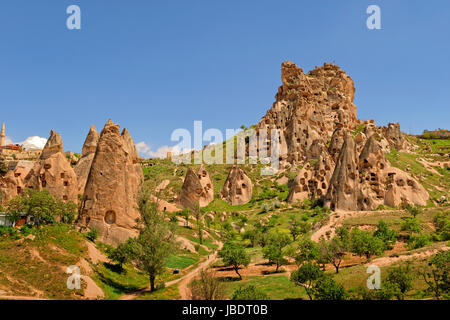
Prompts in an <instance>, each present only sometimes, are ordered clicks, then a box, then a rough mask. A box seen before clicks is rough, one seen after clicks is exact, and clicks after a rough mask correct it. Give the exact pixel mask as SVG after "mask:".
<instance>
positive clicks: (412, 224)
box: [401, 218, 421, 233]
mask: <svg viewBox="0 0 450 320" xmlns="http://www.w3.org/2000/svg"><path fill="white" fill-rule="evenodd" d="M401 230H402V231H409V232H416V233H420V231H421V230H420V225H419V221H418V220H417V219H416V218H406V219H405V220H404V221H403V223H402V227H401Z"/></svg>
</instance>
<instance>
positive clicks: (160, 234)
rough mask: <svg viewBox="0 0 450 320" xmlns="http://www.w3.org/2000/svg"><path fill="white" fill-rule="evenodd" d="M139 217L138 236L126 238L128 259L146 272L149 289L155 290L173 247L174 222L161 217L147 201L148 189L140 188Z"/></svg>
mask: <svg viewBox="0 0 450 320" xmlns="http://www.w3.org/2000/svg"><path fill="white" fill-rule="evenodd" d="M138 208H139V212H140V214H141V218H140V219H139V221H138V228H139V236H138V237H137V238H131V239H129V240H128V245H129V250H130V259H131V260H133V261H134V262H135V263H136V265H137V266H138V267H139V268H140V269H141V270H143V271H144V272H145V273H147V275H148V277H149V280H150V290H151V291H154V290H155V288H156V287H155V280H156V277H157V276H159V275H161V274H162V273H164V271H165V270H166V267H165V263H166V261H167V259H168V258H169V256H170V255H171V254H172V253H173V252H174V250H175V249H176V247H177V243H176V242H175V225H174V224H172V223H168V222H166V221H165V220H164V216H163V215H162V214H161V213H160V212H158V210H157V207H156V204H155V203H154V202H152V201H150V192H149V190H148V189H146V188H143V189H142V190H141V192H140V194H139V198H138Z"/></svg>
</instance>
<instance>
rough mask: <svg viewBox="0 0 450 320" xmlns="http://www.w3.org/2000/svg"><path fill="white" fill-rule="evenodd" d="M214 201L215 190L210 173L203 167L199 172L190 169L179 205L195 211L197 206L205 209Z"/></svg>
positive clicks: (181, 192) (179, 197)
mask: <svg viewBox="0 0 450 320" xmlns="http://www.w3.org/2000/svg"><path fill="white" fill-rule="evenodd" d="M213 200H214V188H213V184H212V181H211V177H210V176H209V173H208V171H206V169H205V167H204V166H203V165H201V166H200V168H199V169H198V170H197V172H195V171H194V170H193V169H192V168H189V169H188V171H187V173H186V177H185V178H184V183H183V187H182V188H181V191H180V194H179V195H178V198H177V202H178V204H180V205H181V206H182V207H184V208H190V209H192V210H193V209H194V208H195V205H196V204H199V205H200V207H205V206H207V205H208V204H209V203H210V202H211V201H213Z"/></svg>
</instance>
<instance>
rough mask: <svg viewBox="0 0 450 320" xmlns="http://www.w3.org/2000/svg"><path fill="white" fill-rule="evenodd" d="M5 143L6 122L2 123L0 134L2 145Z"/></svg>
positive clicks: (0, 145)
mask: <svg viewBox="0 0 450 320" xmlns="http://www.w3.org/2000/svg"><path fill="white" fill-rule="evenodd" d="M4 145H5V123H4V122H3V124H2V133H1V134H0V147H3V146H4Z"/></svg>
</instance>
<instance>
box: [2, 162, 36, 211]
mask: <svg viewBox="0 0 450 320" xmlns="http://www.w3.org/2000/svg"><path fill="white" fill-rule="evenodd" d="M33 166H34V163H33V162H32V161H25V160H19V161H17V162H16V163H14V165H13V166H12V168H10V169H9V171H8V172H7V173H6V175H5V176H4V177H0V193H1V197H0V203H1V204H5V203H6V202H8V201H9V200H11V199H12V198H14V197H15V196H17V195H19V194H21V193H22V192H23V190H24V189H25V178H26V176H27V175H28V173H29V172H30V170H31V169H32V168H33Z"/></svg>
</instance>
